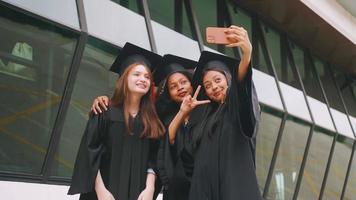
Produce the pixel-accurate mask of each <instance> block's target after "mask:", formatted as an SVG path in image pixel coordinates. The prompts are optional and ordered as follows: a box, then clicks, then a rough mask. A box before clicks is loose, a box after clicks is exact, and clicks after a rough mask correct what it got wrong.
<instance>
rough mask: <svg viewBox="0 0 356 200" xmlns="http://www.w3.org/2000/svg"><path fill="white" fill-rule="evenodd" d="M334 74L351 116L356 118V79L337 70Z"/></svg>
mask: <svg viewBox="0 0 356 200" xmlns="http://www.w3.org/2000/svg"><path fill="white" fill-rule="evenodd" d="M334 74H335V79H336V81H337V84H338V86H339V88H340V91H341V95H342V97H343V99H344V101H345V104H346V108H347V110H348V111H349V114H350V115H352V116H356V96H355V93H354V90H353V87H355V84H354V81H355V79H354V78H353V77H352V75H350V73H348V72H346V73H345V72H341V71H336V70H335V73H334Z"/></svg>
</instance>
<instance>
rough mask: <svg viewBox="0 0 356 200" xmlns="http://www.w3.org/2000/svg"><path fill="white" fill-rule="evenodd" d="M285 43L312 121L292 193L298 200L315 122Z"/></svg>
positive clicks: (288, 45)
mask: <svg viewBox="0 0 356 200" xmlns="http://www.w3.org/2000/svg"><path fill="white" fill-rule="evenodd" d="M285 42H286V47H287V57H288V59H289V63H290V64H291V67H292V68H293V69H294V71H295V72H296V74H295V75H296V76H297V78H298V81H299V84H300V86H301V88H302V91H303V96H304V100H305V103H306V105H307V108H308V112H309V115H310V119H311V121H312V125H311V126H310V130H309V134H308V139H307V143H306V145H305V149H304V154H303V160H302V163H301V165H300V169H299V173H298V178H297V183H296V186H295V190H294V193H293V200H296V199H297V198H298V193H299V190H300V186H301V185H300V184H301V181H302V178H303V174H304V169H305V165H306V162H307V159H308V154H309V149H310V144H311V140H312V138H313V134H314V128H315V120H314V116H313V113H312V110H311V107H310V104H309V101H308V97H307V93H306V91H305V87H304V84H303V80H302V77H301V75H300V72H299V69H298V67H297V65H296V63H295V60H294V57H293V53H292V49H291V45H290V41H289V40H288V38H287V37H286V36H285ZM304 59H305V56H304Z"/></svg>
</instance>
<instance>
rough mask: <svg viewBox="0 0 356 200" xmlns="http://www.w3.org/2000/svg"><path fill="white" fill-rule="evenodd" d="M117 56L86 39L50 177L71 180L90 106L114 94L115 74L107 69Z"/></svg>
mask: <svg viewBox="0 0 356 200" xmlns="http://www.w3.org/2000/svg"><path fill="white" fill-rule="evenodd" d="M117 55H118V49H116V48H114V47H112V46H110V45H108V44H106V43H104V42H101V41H98V40H96V39H92V38H90V39H89V41H88V43H87V45H86V46H85V50H84V54H83V58H82V61H81V64H80V67H79V72H78V75H77V79H76V81H75V84H74V90H73V94H72V98H71V101H70V106H69V109H68V112H67V116H66V119H65V123H64V127H63V131H62V135H61V139H60V143H59V147H58V151H57V154H56V156H55V164H54V167H53V169H52V175H53V176H60V177H71V175H72V170H73V166H74V162H75V158H76V155H77V151H78V148H79V143H80V140H81V138H82V134H83V133H84V129H85V126H86V123H87V120H88V113H89V111H90V106H91V103H92V102H93V100H94V98H95V97H96V96H99V95H108V96H111V92H112V91H114V87H115V81H116V79H117V74H114V73H112V72H109V70H108V69H109V67H110V66H111V64H112V63H113V62H114V59H115V56H117Z"/></svg>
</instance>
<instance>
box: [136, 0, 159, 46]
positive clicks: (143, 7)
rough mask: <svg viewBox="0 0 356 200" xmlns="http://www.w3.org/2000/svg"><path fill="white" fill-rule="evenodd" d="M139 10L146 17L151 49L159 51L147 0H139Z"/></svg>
mask: <svg viewBox="0 0 356 200" xmlns="http://www.w3.org/2000/svg"><path fill="white" fill-rule="evenodd" d="M137 4H138V10H139V13H140V14H141V15H143V17H144V18H145V24H146V29H147V33H148V40H149V42H150V46H151V51H152V52H154V53H157V46H156V42H155V38H154V34H153V29H152V23H151V14H150V10H149V7H148V4H147V0H137Z"/></svg>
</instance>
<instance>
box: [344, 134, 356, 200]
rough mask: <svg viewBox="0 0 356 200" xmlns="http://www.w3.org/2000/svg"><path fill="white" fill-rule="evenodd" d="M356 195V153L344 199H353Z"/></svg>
mask: <svg viewBox="0 0 356 200" xmlns="http://www.w3.org/2000/svg"><path fill="white" fill-rule="evenodd" d="M354 142H355V141H354ZM354 151H355V149H354ZM355 197H356V154H355V153H354V157H353V161H352V165H351V171H350V175H349V179H348V183H347V186H346V192H345V196H344V199H345V200H353V199H354V198H355Z"/></svg>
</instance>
